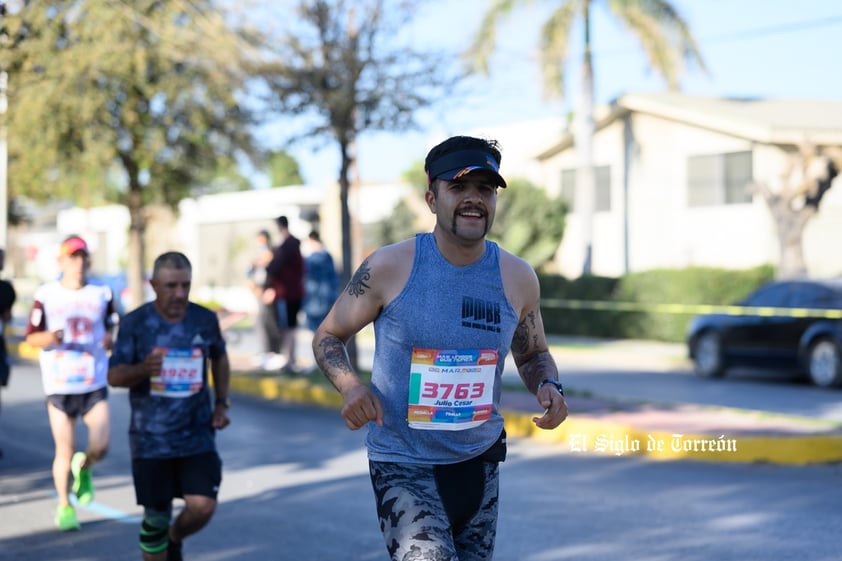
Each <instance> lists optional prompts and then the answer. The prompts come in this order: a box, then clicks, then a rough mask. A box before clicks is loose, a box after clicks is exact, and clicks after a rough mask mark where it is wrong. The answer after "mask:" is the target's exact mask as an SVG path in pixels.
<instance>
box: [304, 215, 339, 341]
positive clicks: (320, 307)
mask: <svg viewBox="0 0 842 561" xmlns="http://www.w3.org/2000/svg"><path fill="white" fill-rule="evenodd" d="M304 270H305V277H304V278H305V280H304V303H303V305H302V309H303V310H304V317H305V318H306V322H307V329H309V330H310V331H312V332H314V333H315V332H316V329H317V328H318V327H319V324H321V323H322V320H324V319H325V316H326V315H327V313H328V312H329V311H330V307H331V306H333V303H334V301H336V292H337V288H338V284H339V276H338V275H337V274H336V266H335V265H334V263H333V257H331V255H330V253H329V252H328V251H327V250H326V249H325V246H324V245H323V244H322V240H321V237H320V236H319V233H318V232H317V231H316V230H313V231H312V232H310V235H309V236H307V240H305V242H304Z"/></svg>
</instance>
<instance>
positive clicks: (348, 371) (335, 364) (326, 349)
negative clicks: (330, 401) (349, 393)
mask: <svg viewBox="0 0 842 561" xmlns="http://www.w3.org/2000/svg"><path fill="white" fill-rule="evenodd" d="M315 358H316V362H317V363H318V365H319V368H320V369H321V371H322V372H324V375H325V377H327V379H328V380H330V383H331V384H333V385H334V387H336V389H339V385H338V384H337V382H338V381H339V379H340V378H343V377H345V376H348V375H351V376H354V375H355V374H354V371H353V369H352V368H351V361H350V359H349V358H348V351H347V350H346V349H345V344H344V343H343V342H342V341H341V340H340V339H339V338H338V337H335V336H333V335H328V336H326V337H324V338H323V339H322V340H321V341H319V343H318V345H317V352H316V357H315Z"/></svg>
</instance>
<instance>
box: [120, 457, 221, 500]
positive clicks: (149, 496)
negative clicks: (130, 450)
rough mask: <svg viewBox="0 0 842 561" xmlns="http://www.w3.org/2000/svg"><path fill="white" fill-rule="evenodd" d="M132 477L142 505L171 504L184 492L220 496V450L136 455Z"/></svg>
mask: <svg viewBox="0 0 842 561" xmlns="http://www.w3.org/2000/svg"><path fill="white" fill-rule="evenodd" d="M132 477H133V478H134V489H135V497H136V498H137V504H139V505H143V506H149V507H154V506H159V505H164V504H169V503H170V502H171V501H172V500H173V499H174V498H176V497H181V498H183V497H184V495H202V496H204V497H210V498H212V499H216V496H217V494H218V493H219V484H220V483H221V482H222V460H221V459H220V457H219V454H217V453H216V452H205V453H204V454H198V455H196V456H186V457H184V458H135V459H133V460H132Z"/></svg>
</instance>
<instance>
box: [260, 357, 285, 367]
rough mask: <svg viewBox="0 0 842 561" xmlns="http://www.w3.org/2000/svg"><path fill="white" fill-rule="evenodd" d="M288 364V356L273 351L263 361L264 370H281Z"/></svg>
mask: <svg viewBox="0 0 842 561" xmlns="http://www.w3.org/2000/svg"><path fill="white" fill-rule="evenodd" d="M286 365H287V357H285V356H284V355H279V354H275V353H271V354H270V355H269V357H268V358H267V359H266V361H265V362H264V363H263V370H280V369H281V368H283V367H284V366H286Z"/></svg>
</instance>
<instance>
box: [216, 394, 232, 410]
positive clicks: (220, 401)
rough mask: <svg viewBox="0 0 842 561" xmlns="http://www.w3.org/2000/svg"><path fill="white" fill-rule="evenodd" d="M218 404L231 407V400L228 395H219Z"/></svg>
mask: <svg viewBox="0 0 842 561" xmlns="http://www.w3.org/2000/svg"><path fill="white" fill-rule="evenodd" d="M216 404H217V405H221V406H223V407H224V408H226V409H229V408H230V407H231V400H230V399H229V398H227V397H226V398H222V397H217V398H216Z"/></svg>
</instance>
